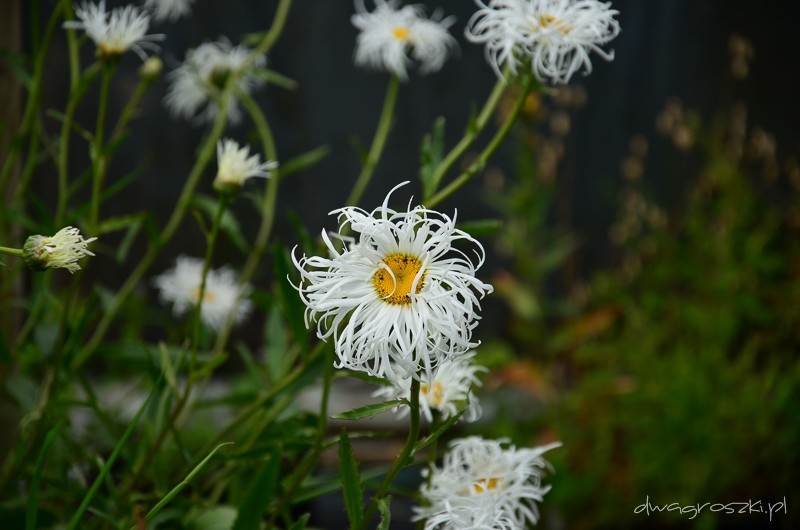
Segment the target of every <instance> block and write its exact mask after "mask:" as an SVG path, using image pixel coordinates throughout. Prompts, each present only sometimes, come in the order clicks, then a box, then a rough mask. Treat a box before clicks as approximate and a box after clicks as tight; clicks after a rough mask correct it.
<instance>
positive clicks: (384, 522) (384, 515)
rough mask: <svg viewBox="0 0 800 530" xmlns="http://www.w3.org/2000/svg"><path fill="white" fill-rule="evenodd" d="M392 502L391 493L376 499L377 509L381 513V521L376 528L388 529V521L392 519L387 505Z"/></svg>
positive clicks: (378, 529) (379, 529) (380, 529)
mask: <svg viewBox="0 0 800 530" xmlns="http://www.w3.org/2000/svg"><path fill="white" fill-rule="evenodd" d="M391 503H392V497H391V495H389V496H387V497H383V498H381V499H378V511H379V512H380V514H381V522H380V523H379V524H378V528H377V529H376V530H389V522H390V521H391V520H392V513H391V510H390V509H389V506H390V505H391Z"/></svg>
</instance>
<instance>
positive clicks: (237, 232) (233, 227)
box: [192, 195, 248, 253]
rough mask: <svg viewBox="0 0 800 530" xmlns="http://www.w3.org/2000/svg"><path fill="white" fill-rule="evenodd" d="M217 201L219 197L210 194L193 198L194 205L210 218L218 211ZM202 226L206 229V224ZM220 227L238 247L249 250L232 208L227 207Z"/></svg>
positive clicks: (243, 250) (244, 250) (245, 250)
mask: <svg viewBox="0 0 800 530" xmlns="http://www.w3.org/2000/svg"><path fill="white" fill-rule="evenodd" d="M217 201H218V199H216V198H213V197H209V196H208V195H196V196H195V197H193V198H192V205H193V206H196V207H197V208H198V209H200V210H201V211H203V212H204V213H205V214H206V215H208V217H209V219H213V218H214V214H215V213H216V211H217ZM201 226H203V227H204V228H203V230H204V231H205V230H206V229H205V224H204V223H201ZM219 228H220V230H221V231H222V232H224V233H225V235H227V236H228V238H229V239H230V240H231V242H232V243H233V244H234V245H236V248H238V249H239V250H241V251H242V252H244V253H246V252H247V250H248V245H247V241H245V239H244V236H242V229H241V227H240V226H239V221H238V220H237V219H236V217H235V216H234V215H233V213H231V211H230V209H226V210H225V212H224V213H223V214H222V219H220V222H219Z"/></svg>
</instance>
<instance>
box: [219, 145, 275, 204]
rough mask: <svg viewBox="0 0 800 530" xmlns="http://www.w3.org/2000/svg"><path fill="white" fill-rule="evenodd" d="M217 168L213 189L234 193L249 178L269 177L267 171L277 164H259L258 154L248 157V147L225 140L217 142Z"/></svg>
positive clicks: (271, 162) (270, 162)
mask: <svg viewBox="0 0 800 530" xmlns="http://www.w3.org/2000/svg"><path fill="white" fill-rule="evenodd" d="M217 167H218V169H217V176H216V178H215V179H214V188H215V189H216V190H218V191H234V190H238V189H239V188H241V187H242V184H244V182H245V181H246V180H247V179H249V178H251V177H263V178H267V177H269V176H270V173H269V170H271V169H275V168H276V167H278V163H277V162H274V161H269V162H261V156H260V155H259V154H258V153H256V154H254V155H253V156H250V147H249V146H247V145H246V146H244V147H240V146H239V144H238V143H236V141H235V140H231V139H230V138H226V139H224V140H219V141H218V142H217Z"/></svg>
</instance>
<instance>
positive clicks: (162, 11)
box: [144, 0, 194, 22]
mask: <svg viewBox="0 0 800 530" xmlns="http://www.w3.org/2000/svg"><path fill="white" fill-rule="evenodd" d="M193 3H194V0H144V5H145V7H148V8H150V9H152V10H153V18H154V19H156V21H158V22H161V21H164V20H177V19H179V18H180V17H182V16H186V15H188V14H189V13H191V11H192V4H193Z"/></svg>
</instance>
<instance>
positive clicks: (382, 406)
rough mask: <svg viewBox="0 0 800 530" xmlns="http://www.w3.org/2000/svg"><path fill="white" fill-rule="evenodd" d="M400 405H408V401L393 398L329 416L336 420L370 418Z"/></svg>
mask: <svg viewBox="0 0 800 530" xmlns="http://www.w3.org/2000/svg"><path fill="white" fill-rule="evenodd" d="M400 405H408V401H407V400H405V399H393V400H391V401H386V402H384V403H375V404H373V405H367V406H366V407H359V408H357V409H353V410H351V411H348V412H343V413H341V414H336V415H335V416H331V417H332V418H334V419H337V420H360V419H361V418H368V417H369V418H371V417H372V416H374V415H376V414H380V413H381V412H384V411H387V410H389V409H393V408H395V407H397V406H400Z"/></svg>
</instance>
